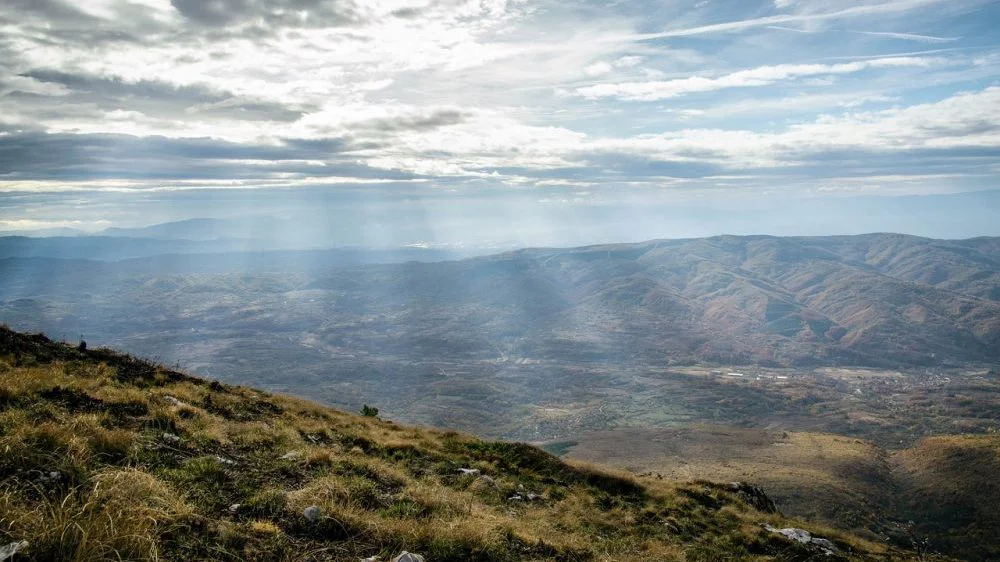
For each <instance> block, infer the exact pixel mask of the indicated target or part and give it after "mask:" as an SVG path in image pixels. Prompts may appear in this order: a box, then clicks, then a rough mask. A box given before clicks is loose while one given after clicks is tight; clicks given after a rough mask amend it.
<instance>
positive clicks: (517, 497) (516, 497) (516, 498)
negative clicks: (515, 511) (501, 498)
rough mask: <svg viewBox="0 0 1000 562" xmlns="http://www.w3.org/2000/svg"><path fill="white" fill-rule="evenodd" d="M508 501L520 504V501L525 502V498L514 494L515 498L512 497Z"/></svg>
mask: <svg viewBox="0 0 1000 562" xmlns="http://www.w3.org/2000/svg"><path fill="white" fill-rule="evenodd" d="M507 501H512V502H519V501H524V498H522V497H521V496H520V495H518V494H514V495H513V496H511V497H509V498H507Z"/></svg>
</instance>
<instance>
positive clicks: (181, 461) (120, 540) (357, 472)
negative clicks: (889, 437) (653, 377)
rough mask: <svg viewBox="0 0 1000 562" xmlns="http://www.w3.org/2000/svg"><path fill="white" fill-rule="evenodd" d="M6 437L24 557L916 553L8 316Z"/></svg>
mask: <svg viewBox="0 0 1000 562" xmlns="http://www.w3.org/2000/svg"><path fill="white" fill-rule="evenodd" d="M0 450H3V451H4V454H3V456H2V457H0V513H2V514H3V515H2V517H0V546H2V545H5V544H8V543H17V542H19V541H21V540H26V541H28V545H27V547H26V548H25V549H24V550H23V551H22V553H21V554H18V555H16V557H20V556H24V557H26V558H27V559H30V560H80V561H91V560H107V559H156V558H159V559H164V560H228V559H232V560H237V559H242V560H358V559H360V558H361V557H366V556H373V555H381V556H387V555H391V554H393V553H396V552H398V551H401V550H403V549H406V550H410V551H414V552H419V553H422V554H424V555H425V556H426V557H427V560H428V561H429V562H440V561H452V560H453V561H458V560H511V561H514V560H651V559H655V560H690V561H694V560H705V561H707V560H721V559H725V560H747V561H749V560H803V561H804V560H810V559H813V558H814V557H817V556H821V557H822V559H824V560H885V561H889V560H909V559H915V557H912V556H909V555H907V554H906V553H904V552H898V551H891V550H887V549H886V548H885V547H882V546H879V545H876V544H873V543H868V542H865V541H861V540H858V539H855V538H851V537H849V536H845V535H841V534H838V533H834V532H832V531H827V530H823V531H822V534H823V535H825V536H827V537H829V538H830V539H831V540H832V541H833V545H834V547H835V549H836V551H837V553H836V554H834V555H832V556H825V555H821V554H819V552H820V551H821V550H822V548H820V547H817V546H809V547H807V546H803V545H801V544H799V543H798V542H795V541H792V540H789V539H786V538H784V537H782V536H781V535H778V534H776V533H773V532H769V531H767V530H765V529H764V528H762V526H761V524H771V525H775V526H778V527H781V526H785V525H788V524H789V522H787V521H785V520H784V519H783V518H782V517H781V516H780V515H777V514H773V513H765V512H761V511H757V510H756V509H755V508H753V507H751V506H750V505H749V504H748V503H746V502H745V501H744V499H741V496H740V494H737V493H736V492H734V491H733V490H732V489H731V488H730V487H729V486H719V485H712V484H708V483H694V484H676V485H675V484H668V483H663V482H656V481H637V480H634V479H631V478H628V477H625V476H621V475H615V474H610V473H607V472H604V471H601V470H597V469H594V468H590V467H585V466H577V465H569V464H565V463H563V462H561V461H559V460H558V459H556V458H555V457H553V456H551V455H548V454H547V453H544V452H542V451H541V450H539V449H535V448H533V447H530V446H527V445H521V444H515V443H502V442H485V441H480V440H477V439H474V438H472V437H468V436H465V435H461V434H458V433H455V432H442V431H432V430H426V429H416V428H409V427H403V426H399V425H396V424H393V423H392V422H387V421H381V420H378V419H373V418H362V417H357V416H351V415H348V414H344V413H340V412H337V411H334V410H330V409H326V408H322V407H319V406H317V405H315V404H312V403H309V402H305V401H302V400H297V399H292V398H288V397H282V396H274V395H268V394H266V393H262V392H259V391H255V390H250V389H245V388H236V387H229V386H224V385H220V384H218V383H212V384H209V383H208V382H207V381H204V380H200V379H196V378H192V377H189V376H186V375H183V374H181V373H177V372H174V371H171V370H168V369H164V368H162V367H157V366H155V365H152V364H149V363H146V362H143V361H140V360H137V359H134V358H132V357H129V356H123V355H119V354H116V353H113V352H110V351H106V350H96V351H93V350H92V351H85V350H79V349H77V348H74V347H71V346H67V345H63V344H58V343H53V342H51V341H49V340H47V339H46V338H44V337H43V336H25V335H21V334H18V333H15V332H12V331H10V330H7V329H6V328H0ZM460 469H470V470H473V471H478V474H475V473H473V474H463V472H465V471H462V470H460ZM748 497H752V494H750V496H748ZM515 498H516V499H515ZM756 503H757V505H761V503H760V502H759V501H757V502H756ZM763 507H766V506H763ZM309 508H316V509H309ZM823 548H826V547H823ZM16 557H15V558H16Z"/></svg>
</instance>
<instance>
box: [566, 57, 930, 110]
mask: <svg viewBox="0 0 1000 562" xmlns="http://www.w3.org/2000/svg"><path fill="white" fill-rule="evenodd" d="M933 62H934V61H933V60H932V59H927V58H919V57H892V58H882V59H871V60H866V61H857V62H851V63H841V64H829V65H828V64H784V65H776V66H762V67H757V68H752V69H748V70H741V71H738V72H733V73H730V74H726V75H723V76H720V77H718V78H705V77H701V76H693V77H690V78H682V79H677V80H658V81H647V82H623V83H619V84H597V85H593V86H584V87H580V88H577V89H576V93H577V94H578V95H580V96H582V97H584V98H587V99H598V98H608V97H613V98H618V99H622V100H634V101H656V100H662V99H667V98H674V97H678V96H683V95H686V94H693V93H701V92H711V91H715V90H723V89H727V88H749V87H759V86H767V85H770V84H774V83H776V82H780V81H784V80H793V79H796V78H803V77H810V76H830V75H838V74H853V73H856V72H861V71H864V70H869V69H874V68H900V67H927V66H929V65H931V64H933Z"/></svg>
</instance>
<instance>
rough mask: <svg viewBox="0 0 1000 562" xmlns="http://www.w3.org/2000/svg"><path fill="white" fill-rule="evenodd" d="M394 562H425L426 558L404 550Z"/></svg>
mask: <svg viewBox="0 0 1000 562" xmlns="http://www.w3.org/2000/svg"><path fill="white" fill-rule="evenodd" d="M392 562H424V557H423V556H420V555H419V554H413V553H411V552H406V551H405V550H404V551H403V552H401V553H400V554H399V556H397V557H395V558H393V559H392Z"/></svg>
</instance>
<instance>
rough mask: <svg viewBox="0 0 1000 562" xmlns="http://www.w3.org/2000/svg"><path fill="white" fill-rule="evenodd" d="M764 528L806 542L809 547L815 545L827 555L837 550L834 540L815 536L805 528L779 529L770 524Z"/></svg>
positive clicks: (799, 541)
mask: <svg viewBox="0 0 1000 562" xmlns="http://www.w3.org/2000/svg"><path fill="white" fill-rule="evenodd" d="M764 528H765V529H767V530H768V531H770V532H772V533H776V534H779V535H782V536H784V537H786V538H788V539H791V540H793V541H795V542H798V543H801V544H804V545H806V546H809V547H813V548H815V549H816V550H817V551H819V552H821V553H823V554H825V555H827V556H831V555H833V554H834V553H836V552H837V547H836V546H835V545H834V544H833V543H832V542H830V541H829V540H827V539H824V538H820V537H814V536H812V534H811V533H810V532H809V531H806V530H805V529H797V528H795V527H788V528H785V529H778V528H777V527H772V526H770V525H764Z"/></svg>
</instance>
